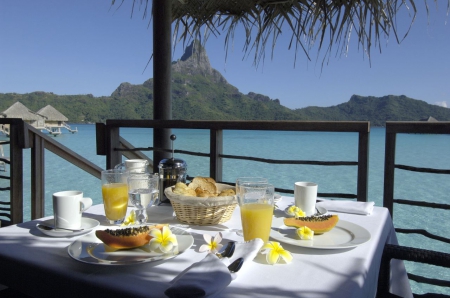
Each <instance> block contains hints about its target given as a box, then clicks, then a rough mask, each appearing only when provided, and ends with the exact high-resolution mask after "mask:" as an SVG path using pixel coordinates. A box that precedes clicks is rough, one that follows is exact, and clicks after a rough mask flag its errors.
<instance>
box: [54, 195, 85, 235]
mask: <svg viewBox="0 0 450 298" xmlns="http://www.w3.org/2000/svg"><path fill="white" fill-rule="evenodd" d="M91 206H92V199H91V198H83V192H82V191H77V190H68V191H60V192H55V193H54V194H53V215H54V220H55V227H57V228H65V229H79V228H81V214H82V213H83V211H85V210H87V209H88V208H89V207H91Z"/></svg>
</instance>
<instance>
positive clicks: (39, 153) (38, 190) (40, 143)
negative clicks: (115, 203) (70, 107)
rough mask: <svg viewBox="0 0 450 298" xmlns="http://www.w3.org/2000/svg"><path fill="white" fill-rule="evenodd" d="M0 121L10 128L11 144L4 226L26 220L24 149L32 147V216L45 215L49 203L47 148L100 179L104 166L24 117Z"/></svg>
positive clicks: (4, 206) (33, 217) (3, 207)
mask: <svg viewBox="0 0 450 298" xmlns="http://www.w3.org/2000/svg"><path fill="white" fill-rule="evenodd" d="M0 124H3V125H6V126H7V127H8V131H9V137H10V141H9V146H10V160H9V162H10V176H9V178H8V179H9V180H10V187H9V189H5V190H3V191H2V193H5V192H7V191H9V199H10V200H9V203H8V202H6V203H4V204H2V206H0V208H1V209H0V210H1V211H2V213H1V214H0V215H1V216H3V217H6V218H8V219H9V222H5V220H2V226H4V225H7V224H16V223H21V222H22V221H23V201H24V200H23V174H24V173H23V156H24V149H31V151H30V154H31V158H30V160H31V218H32V219H35V218H40V217H43V216H44V212H45V210H44V206H45V197H44V193H45V175H44V174H45V171H44V170H45V169H44V162H45V150H49V151H50V152H53V153H54V154H56V155H58V156H60V157H61V158H63V159H65V160H66V161H67V162H69V163H71V164H73V165H75V166H77V167H78V168H80V169H82V170H84V171H86V172H87V173H89V174H91V175H93V176H94V177H97V178H99V179H100V173H101V170H102V169H101V168H100V167H98V166H97V165H95V164H94V163H92V162H90V161H89V160H87V159H85V158H84V157H82V156H80V155H78V154H77V153H75V152H73V151H72V150H70V149H69V148H67V147H65V146H63V145H61V144H60V143H58V142H57V141H55V140H53V139H52V138H50V137H48V136H47V135H45V134H43V133H42V132H40V131H39V130H37V129H35V128H34V127H32V126H31V125H29V124H27V123H25V122H24V121H23V120H22V119H16V118H0Z"/></svg>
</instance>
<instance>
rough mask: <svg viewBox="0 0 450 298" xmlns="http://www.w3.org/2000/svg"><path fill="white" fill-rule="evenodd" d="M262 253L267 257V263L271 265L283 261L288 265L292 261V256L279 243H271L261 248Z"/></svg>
mask: <svg viewBox="0 0 450 298" xmlns="http://www.w3.org/2000/svg"><path fill="white" fill-rule="evenodd" d="M261 253H262V254H265V255H266V261H267V263H269V264H270V265H273V264H276V263H278V262H279V261H280V259H283V260H284V261H285V262H286V264H289V263H290V262H291V261H292V254H291V253H290V252H289V251H287V250H285V249H284V248H283V247H282V246H281V245H280V243H279V242H275V241H269V242H267V243H266V244H264V246H263V247H262V248H261Z"/></svg>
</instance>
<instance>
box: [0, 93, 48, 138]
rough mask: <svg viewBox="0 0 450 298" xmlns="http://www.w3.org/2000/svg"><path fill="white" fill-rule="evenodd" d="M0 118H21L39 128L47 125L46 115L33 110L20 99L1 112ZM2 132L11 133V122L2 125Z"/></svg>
mask: <svg viewBox="0 0 450 298" xmlns="http://www.w3.org/2000/svg"><path fill="white" fill-rule="evenodd" d="M0 118H20V119H22V120H23V121H25V122H26V123H28V124H30V125H31V126H33V127H36V128H38V129H43V128H44V127H45V116H43V115H40V114H39V113H36V112H33V111H31V110H30V109H28V108H27V107H26V106H24V105H23V104H22V103H21V102H19V101H18V102H16V103H14V104H13V105H12V106H10V107H9V108H7V109H6V110H4V111H3V112H1V113H0ZM2 132H3V133H5V134H6V135H9V124H4V125H2Z"/></svg>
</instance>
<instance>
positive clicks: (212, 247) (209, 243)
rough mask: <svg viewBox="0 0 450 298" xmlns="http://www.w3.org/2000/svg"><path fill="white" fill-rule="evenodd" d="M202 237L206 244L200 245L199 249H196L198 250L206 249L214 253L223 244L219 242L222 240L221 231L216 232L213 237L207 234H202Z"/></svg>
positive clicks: (203, 250)
mask: <svg viewBox="0 0 450 298" xmlns="http://www.w3.org/2000/svg"><path fill="white" fill-rule="evenodd" d="M203 239H205V241H206V244H203V245H202V246H200V249H199V250H198V251H199V252H205V251H207V252H212V253H215V252H218V251H219V249H221V248H222V246H223V244H220V242H221V241H222V233H218V234H216V236H214V239H213V238H212V237H211V235H209V234H203Z"/></svg>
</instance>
